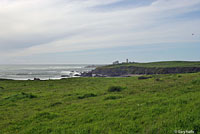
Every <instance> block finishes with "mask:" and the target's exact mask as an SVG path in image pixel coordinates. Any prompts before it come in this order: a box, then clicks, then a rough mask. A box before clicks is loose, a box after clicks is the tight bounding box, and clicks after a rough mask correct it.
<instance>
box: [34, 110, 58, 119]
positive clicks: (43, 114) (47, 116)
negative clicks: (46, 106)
mask: <svg viewBox="0 0 200 134" xmlns="http://www.w3.org/2000/svg"><path fill="white" fill-rule="evenodd" d="M57 117H58V115H57V114H55V113H50V112H41V113H39V114H37V115H36V116H35V118H34V119H36V120H52V119H54V118H57Z"/></svg>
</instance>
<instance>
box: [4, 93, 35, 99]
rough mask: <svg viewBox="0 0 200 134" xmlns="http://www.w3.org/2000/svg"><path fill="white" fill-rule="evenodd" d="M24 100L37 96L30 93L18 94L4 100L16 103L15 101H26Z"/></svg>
mask: <svg viewBox="0 0 200 134" xmlns="http://www.w3.org/2000/svg"><path fill="white" fill-rule="evenodd" d="M26 98H28V99H33V98H37V96H36V95H33V94H32V93H24V92H21V93H20V94H15V95H11V96H9V97H7V98H5V99H6V100H10V101H16V100H21V99H26Z"/></svg>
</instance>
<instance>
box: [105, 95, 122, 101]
mask: <svg viewBox="0 0 200 134" xmlns="http://www.w3.org/2000/svg"><path fill="white" fill-rule="evenodd" d="M120 98H122V97H121V96H107V97H106V98H105V99H104V100H116V99H120Z"/></svg>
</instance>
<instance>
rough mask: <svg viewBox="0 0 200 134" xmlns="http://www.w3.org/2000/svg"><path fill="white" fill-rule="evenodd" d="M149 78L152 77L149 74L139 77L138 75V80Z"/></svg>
mask: <svg viewBox="0 0 200 134" xmlns="http://www.w3.org/2000/svg"><path fill="white" fill-rule="evenodd" d="M150 78H152V77H151V76H149V77H145V76H140V77H138V80H144V79H150Z"/></svg>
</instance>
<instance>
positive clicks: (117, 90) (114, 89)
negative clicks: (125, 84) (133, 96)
mask: <svg viewBox="0 0 200 134" xmlns="http://www.w3.org/2000/svg"><path fill="white" fill-rule="evenodd" d="M122 90H123V88H122V87H120V86H112V87H109V88H108V92H120V91H122Z"/></svg>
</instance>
